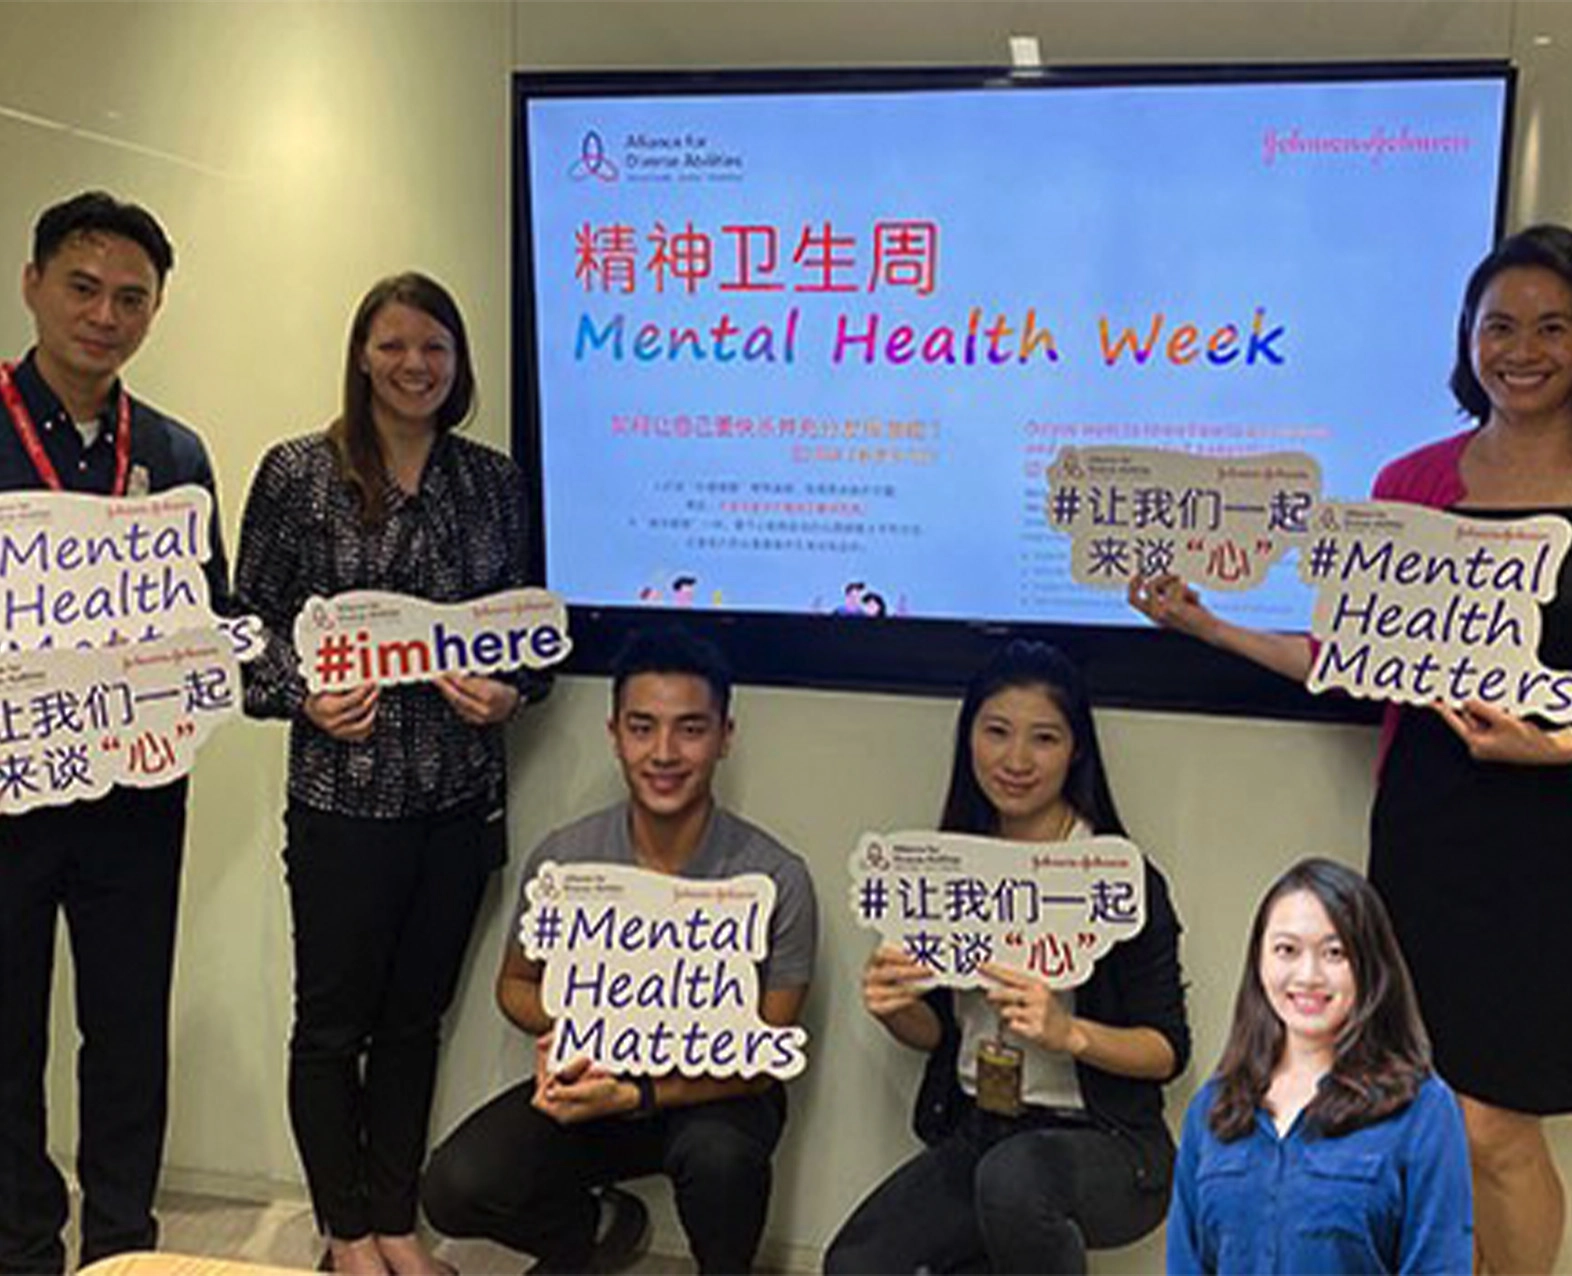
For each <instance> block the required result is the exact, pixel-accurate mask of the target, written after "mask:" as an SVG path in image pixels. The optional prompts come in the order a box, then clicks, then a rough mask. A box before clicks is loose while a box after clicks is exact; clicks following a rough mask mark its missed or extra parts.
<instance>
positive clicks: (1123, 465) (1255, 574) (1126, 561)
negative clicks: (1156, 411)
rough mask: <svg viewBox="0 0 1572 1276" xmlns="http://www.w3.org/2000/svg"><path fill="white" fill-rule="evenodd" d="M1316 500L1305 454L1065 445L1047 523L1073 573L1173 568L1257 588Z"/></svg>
mask: <svg viewBox="0 0 1572 1276" xmlns="http://www.w3.org/2000/svg"><path fill="white" fill-rule="evenodd" d="M1320 500H1321V467H1320V466H1319V465H1317V464H1316V462H1315V459H1314V458H1313V457H1310V456H1307V455H1306V454H1304V453H1303V452H1261V453H1251V454H1249V455H1243V456H1205V455H1200V454H1197V453H1191V452H1180V451H1174V450H1170V449H1167V448H1149V447H1067V448H1063V449H1061V450H1060V451H1059V453H1058V455H1057V457H1056V458H1055V459H1054V461H1053V463H1052V464H1051V465H1050V466H1049V467H1048V504H1047V514H1048V525H1049V526H1050V527H1051V528H1053V529H1054V530H1055V531H1058V532H1063V533H1065V534H1066V535H1068V536H1069V537H1070V538H1071V542H1070V575H1071V577H1072V579H1074V580H1075V581H1076V582H1077V583H1078V584H1082V585H1094V586H1100V587H1103V588H1110V587H1112V588H1119V589H1123V588H1124V587H1125V585H1126V584H1127V583H1128V582H1129V580H1130V578H1131V577H1132V576H1137V575H1140V576H1160V575H1164V574H1166V573H1169V572H1172V573H1173V574H1174V575H1177V576H1182V577H1184V578H1185V579H1186V580H1187V581H1190V582H1191V583H1193V584H1196V585H1199V586H1202V587H1210V588H1213V589H1228V590H1241V589H1253V588H1254V587H1255V586H1257V585H1259V584H1260V583H1261V582H1262V581H1263V580H1264V579H1265V577H1266V574H1267V572H1268V571H1269V570H1270V569H1271V567H1272V565H1273V564H1274V563H1276V562H1277V561H1278V560H1279V559H1280V558H1281V557H1282V556H1283V554H1284V552H1285V551H1287V550H1289V549H1291V548H1293V547H1294V546H1296V545H1297V544H1299V542H1300V541H1301V540H1302V539H1303V537H1304V535H1305V534H1306V533H1307V532H1309V530H1310V520H1311V516H1312V514H1313V513H1314V511H1315V508H1316V506H1317V505H1318V504H1319V502H1320Z"/></svg>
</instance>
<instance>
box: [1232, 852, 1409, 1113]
mask: <svg viewBox="0 0 1572 1276" xmlns="http://www.w3.org/2000/svg"><path fill="white" fill-rule="evenodd" d="M1300 891H1308V892H1309V893H1310V894H1311V895H1313V896H1315V898H1316V899H1317V900H1319V901H1320V903H1321V906H1322V907H1323V908H1324V909H1326V915H1327V917H1328V918H1329V919H1330V920H1331V923H1332V927H1333V929H1335V930H1336V931H1337V937H1338V938H1339V939H1340V940H1341V941H1342V944H1343V949H1344V951H1345V952H1346V953H1347V955H1348V960H1349V962H1350V964H1351V965H1352V968H1353V974H1354V1009H1353V1012H1352V1013H1351V1014H1350V1015H1349V1016H1348V1019H1347V1021H1346V1022H1345V1023H1344V1024H1343V1026H1342V1028H1341V1030H1339V1032H1338V1034H1337V1041H1336V1043H1335V1045H1334V1051H1333V1060H1332V1070H1331V1072H1329V1073H1328V1074H1327V1075H1326V1077H1325V1078H1323V1080H1322V1082H1321V1085H1320V1087H1319V1089H1318V1090H1317V1091H1316V1095H1315V1098H1314V1099H1313V1100H1311V1102H1310V1104H1309V1106H1308V1107H1306V1109H1305V1120H1306V1121H1307V1122H1310V1123H1311V1124H1313V1126H1314V1127H1315V1129H1316V1130H1317V1131H1318V1132H1319V1133H1322V1134H1328V1135H1337V1134H1346V1133H1348V1132H1349V1131H1351V1130H1357V1129H1359V1128H1360V1127H1362V1126H1366V1125H1373V1124H1375V1122H1377V1121H1380V1120H1382V1119H1383V1118H1385V1117H1388V1116H1390V1115H1392V1114H1393V1113H1394V1112H1398V1111H1400V1110H1401V1109H1403V1108H1404V1107H1406V1106H1407V1105H1408V1104H1409V1103H1410V1102H1412V1101H1413V1098H1414V1095H1415V1094H1417V1093H1418V1092H1419V1087H1420V1084H1421V1083H1422V1082H1423V1081H1424V1079H1425V1077H1426V1076H1427V1075H1428V1074H1429V1072H1430V1040H1429V1038H1428V1037H1427V1036H1426V1035H1425V1026H1424V1023H1423V1022H1422V1021H1421V1020H1420V1017H1419V1002H1418V999H1417V998H1416V997H1415V995H1414V985H1413V982H1412V981H1411V980H1410V979H1409V977H1408V965H1407V963H1405V962H1404V961H1403V954H1402V952H1401V950H1400V949H1399V948H1398V946H1397V936H1396V935H1395V934H1394V933H1393V931H1392V922H1391V919H1390V918H1388V916H1387V912H1386V906H1385V905H1384V904H1382V902H1381V897H1380V896H1379V895H1377V894H1376V891H1375V888H1374V887H1373V886H1371V885H1370V883H1369V882H1367V881H1366V880H1365V879H1364V878H1363V877H1362V876H1361V875H1360V874H1358V873H1356V872H1354V870H1353V869H1351V868H1348V867H1346V866H1345V865H1342V864H1338V863H1336V862H1334V861H1332V860H1326V859H1306V860H1301V861H1300V862H1299V863H1297V864H1295V865H1294V866H1293V867H1292V868H1291V869H1289V870H1288V871H1287V872H1286V873H1284V874H1283V875H1282V876H1281V877H1280V878H1278V879H1277V881H1276V882H1275V883H1273V885H1272V888H1271V889H1270V890H1269V891H1267V893H1266V898H1264V899H1263V900H1262V901H1261V905H1260V907H1259V908H1257V909H1256V913H1255V922H1254V923H1253V924H1252V926H1251V927H1250V945H1249V947H1248V948H1247V949H1246V952H1245V968H1244V974H1243V976H1242V977H1241V978H1240V980H1239V994H1238V996H1237V997H1236V998H1235V1000H1234V1022H1233V1027H1232V1028H1231V1029H1230V1030H1229V1033H1228V1044H1227V1046H1226V1047H1225V1048H1224V1050H1223V1060H1222V1062H1221V1063H1220V1064H1218V1067H1217V1081H1218V1086H1217V1098H1216V1100H1215V1102H1214V1103H1213V1104H1212V1110H1211V1113H1210V1114H1209V1116H1208V1123H1209V1124H1210V1125H1211V1127H1212V1131H1213V1133H1215V1134H1216V1135H1217V1137H1218V1138H1220V1139H1223V1140H1228V1139H1238V1138H1243V1137H1244V1136H1245V1135H1247V1134H1249V1133H1250V1131H1251V1130H1253V1129H1254V1128H1255V1124H1256V1112H1257V1110H1258V1109H1259V1108H1260V1107H1261V1105H1262V1103H1263V1101H1264V1100H1265V1097H1266V1093H1267V1090H1268V1089H1269V1088H1270V1087H1271V1084H1272V1074H1273V1073H1274V1072H1275V1071H1276V1069H1277V1065H1278V1063H1279V1062H1280V1061H1281V1059H1282V1053H1283V1043H1284V1039H1285V1032H1284V1029H1283V1021H1282V1020H1281V1019H1279V1018H1278V1016H1277V1012H1276V1011H1275V1010H1273V1009H1272V1004H1271V1002H1270V1001H1268V1000H1267V996H1266V989H1265V988H1263V987H1262V986H1261V945H1262V943H1263V942H1264V939H1265V935H1266V924H1267V919H1268V917H1270V915H1271V912H1272V909H1273V907H1274V906H1275V905H1276V904H1277V901H1278V900H1280V899H1282V898H1283V897H1284V896H1285V895H1293V894H1297V893H1298V892H1300Z"/></svg>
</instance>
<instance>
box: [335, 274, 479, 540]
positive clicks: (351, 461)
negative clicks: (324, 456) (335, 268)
mask: <svg viewBox="0 0 1572 1276" xmlns="http://www.w3.org/2000/svg"><path fill="white" fill-rule="evenodd" d="M394 302H398V303H400V304H401V305H405V306H409V307H410V308H412V309H414V310H419V311H422V312H423V313H425V314H427V315H430V316H431V318H433V319H435V320H436V321H437V322H438V323H439V324H441V325H442V326H443V327H444V328H446V329H447V330H448V334H449V335H450V336H451V337H452V338H453V365H454V366H453V388H452V389H451V390H449V391H448V397H447V398H446V399H444V400H443V401H442V406H441V407H439V408H438V409H437V422H436V424H437V431H438V433H442V434H445V433H447V431H449V430H451V429H453V428H454V427H455V426H457V425H459V424H461V423H462V422H463V421H464V419H465V418H466V417H468V416H469V414H470V411H471V409H472V408H473V407H474V406H475V369H474V365H473V364H472V363H471V362H470V354H469V335H468V334H467V333H466V332H465V330H464V317H463V316H462V315H461V314H460V313H459V308H458V303H457V302H456V301H454V300H453V296H452V294H451V293H449V292H448V290H447V289H446V288H444V287H443V286H442V285H441V284H439V283H438V282H437V281H436V280H435V279H432V278H430V277H428V276H426V275H422V274H418V273H417V272H415V271H406V272H405V273H404V274H402V275H390V276H389V277H388V278H386V279H381V280H378V281H377V282H376V283H375V284H373V285H372V286H371V291H370V292H368V293H367V294H366V295H365V296H364V297H363V298H361V302H360V305H359V306H358V307H357V308H356V310H355V317H354V319H353V320H352V321H351V323H350V325H349V349H348V351H347V353H346V354H345V356H344V410H343V413H342V414H341V415H340V416H339V418H338V419H337V420H336V421H334V422H333V424H332V425H330V426H329V427H328V437H329V438H330V439H331V440H332V442H333V449H334V451H335V452H336V453H337V454H338V463H339V469H340V471H341V472H342V474H343V476H344V481H345V482H347V483H348V484H349V485H350V487H351V488H353V489H354V492H355V497H356V499H357V500H358V501H359V503H360V515H361V519H362V521H363V522H364V523H365V524H366V525H367V526H368V527H376V526H379V525H380V524H381V523H382V521H383V520H384V519H385V518H386V517H387V490H386V489H387V467H386V465H385V464H384V463H383V458H382V445H381V443H380V442H379V441H378V439H377V426H376V422H375V421H374V420H373V419H372V416H371V378H370V376H368V375H367V373H366V371H365V369H364V368H363V367H362V366H361V359H362V356H363V354H364V351H365V348H366V339H367V337H368V336H369V335H370V333H371V325H372V323H373V322H374V321H375V319H376V317H377V315H378V313H379V312H380V311H381V310H382V308H383V307H384V306H388V305H392V304H393V303H394Z"/></svg>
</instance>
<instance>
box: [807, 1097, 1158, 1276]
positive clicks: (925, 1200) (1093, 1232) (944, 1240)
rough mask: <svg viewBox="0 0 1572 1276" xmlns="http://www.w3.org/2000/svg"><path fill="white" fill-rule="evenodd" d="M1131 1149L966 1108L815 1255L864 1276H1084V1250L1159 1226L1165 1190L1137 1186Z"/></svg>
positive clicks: (1094, 1134) (1097, 1136)
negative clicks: (922, 1274) (924, 1275)
mask: <svg viewBox="0 0 1572 1276" xmlns="http://www.w3.org/2000/svg"><path fill="white" fill-rule="evenodd" d="M1138 1166H1139V1159H1138V1156H1137V1153H1136V1151H1135V1149H1134V1147H1133V1146H1132V1145H1131V1144H1130V1143H1128V1142H1127V1141H1125V1140H1124V1139H1122V1138H1120V1137H1119V1136H1118V1135H1116V1134H1113V1133H1111V1132H1110V1131H1108V1130H1104V1129H1101V1128H1100V1127H1097V1126H1095V1125H1091V1124H1079V1123H1070V1124H1055V1123H1052V1122H1033V1121H1031V1120H1030V1119H1028V1120H1026V1121H1022V1120H1019V1119H1012V1118H999V1117H993V1116H990V1115H988V1114H987V1113H984V1112H979V1111H977V1110H976V1109H975V1108H971V1107H970V1106H968V1110H967V1114H966V1116H965V1117H964V1118H963V1119H962V1121H961V1124H960V1126H959V1127H958V1128H957V1129H956V1131H955V1132H954V1133H953V1134H951V1135H949V1136H948V1137H947V1138H945V1139H944V1140H943V1141H941V1142H939V1143H937V1144H935V1145H934V1146H932V1147H930V1148H927V1149H925V1150H924V1151H922V1152H919V1153H918V1154H917V1155H916V1156H915V1157H914V1158H912V1159H911V1160H910V1161H908V1162H906V1164H905V1165H903V1166H901V1167H900V1168H899V1169H897V1170H896V1171H895V1172H894V1173H893V1174H892V1175H890V1177H889V1178H887V1179H885V1180H884V1182H883V1183H881V1184H879V1186H878V1187H876V1188H875V1189H874V1190H873V1194H872V1195H871V1196H869V1197H868V1199H867V1200H865V1201H863V1203H862V1204H861V1205H859V1206H858V1207H857V1209H856V1210H855V1211H854V1212H853V1214H852V1216H851V1217H850V1218H849V1219H847V1220H846V1222H845V1223H843V1224H842V1225H841V1229H840V1231H839V1232H838V1233H836V1236H835V1238H834V1240H832V1241H831V1242H830V1247H829V1249H828V1251H827V1252H826V1253H825V1256H824V1270H825V1271H826V1272H827V1273H831V1274H832V1276H834V1274H837V1273H845V1274H847V1276H852V1274H856V1276H866V1274H867V1273H872V1272H916V1271H929V1272H1072V1273H1073V1272H1085V1271H1086V1266H1087V1263H1086V1251H1087V1250H1088V1249H1092V1248H1103V1247H1107V1246H1115V1245H1128V1244H1129V1243H1130V1242H1132V1241H1134V1240H1137V1239H1139V1238H1140V1237H1142V1236H1144V1235H1146V1233H1147V1232H1149V1231H1151V1230H1152V1229H1153V1228H1154V1227H1156V1226H1157V1225H1158V1224H1159V1223H1160V1222H1162V1221H1163V1215H1164V1214H1165V1213H1167V1210H1168V1192H1167V1191H1166V1190H1165V1189H1166V1187H1167V1185H1166V1184H1160V1185H1156V1186H1155V1187H1153V1186H1142V1184H1141V1183H1140V1181H1139V1175H1138Z"/></svg>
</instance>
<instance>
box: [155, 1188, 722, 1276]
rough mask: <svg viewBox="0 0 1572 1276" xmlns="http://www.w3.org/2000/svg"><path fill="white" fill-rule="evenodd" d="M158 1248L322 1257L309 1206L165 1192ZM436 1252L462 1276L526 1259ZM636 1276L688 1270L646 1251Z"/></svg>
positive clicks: (256, 1257) (488, 1248)
mask: <svg viewBox="0 0 1572 1276" xmlns="http://www.w3.org/2000/svg"><path fill="white" fill-rule="evenodd" d="M158 1217H159V1223H160V1227H161V1229H162V1234H161V1236H160V1241H159V1248H160V1249H161V1250H168V1251H169V1252H171V1253H175V1254H201V1255H205V1256H208V1257H213V1258H238V1259H246V1260H249V1261H251V1262H255V1263H272V1264H276V1265H278V1266H283V1267H302V1268H307V1269H310V1268H313V1267H315V1266H316V1263H317V1260H318V1259H319V1258H320V1257H321V1255H322V1242H321V1240H320V1239H319V1238H318V1237H317V1231H316V1224H315V1222H314V1220H313V1219H312V1217H311V1207H310V1206H308V1205H306V1204H304V1203H303V1202H300V1203H294V1202H273V1203H271V1204H257V1203H254V1202H246V1201H231V1200H223V1199H220V1198H218V1197H212V1196H197V1195H192V1194H189V1193H179V1192H166V1193H163V1194H162V1195H161V1196H160V1198H159V1209H158ZM435 1248H436V1252H437V1254H438V1255H440V1256H441V1257H442V1258H445V1259H447V1261H448V1262H450V1263H453V1264H454V1265H455V1266H456V1267H457V1268H458V1269H459V1271H460V1272H462V1273H463V1276H492V1274H493V1273H495V1274H496V1276H518V1273H520V1272H522V1271H523V1270H524V1269H525V1268H526V1267H528V1266H529V1265H530V1262H531V1260H530V1259H529V1258H528V1257H527V1256H525V1255H522V1254H516V1253H514V1252H513V1251H512V1250H507V1249H503V1248H501V1247H499V1246H496V1245H491V1244H488V1243H486V1242H484V1241H443V1242H441V1243H440V1244H439V1245H437V1246H436V1247H435ZM629 1271H630V1272H631V1273H635V1274H640V1276H679V1274H681V1273H688V1272H692V1271H693V1264H692V1263H691V1262H689V1261H688V1260H687V1259H686V1258H674V1257H671V1256H667V1255H660V1254H653V1253H652V1254H646V1255H645V1256H644V1258H643V1259H641V1260H640V1261H639V1262H638V1263H637V1264H636V1265H635V1266H633V1267H632V1268H630V1269H629Z"/></svg>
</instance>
